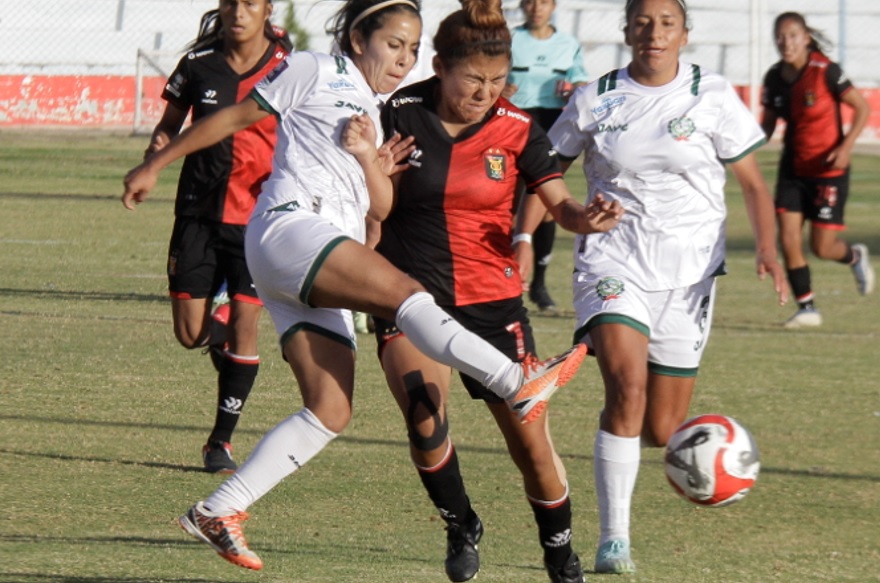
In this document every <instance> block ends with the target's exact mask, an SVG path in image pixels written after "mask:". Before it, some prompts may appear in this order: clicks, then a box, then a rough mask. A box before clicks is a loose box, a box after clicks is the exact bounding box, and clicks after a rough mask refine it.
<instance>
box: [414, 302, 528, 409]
mask: <svg viewBox="0 0 880 583" xmlns="http://www.w3.org/2000/svg"><path fill="white" fill-rule="evenodd" d="M397 327H398V328H400V330H401V331H402V332H403V333H404V334H406V337H407V338H409V340H410V342H412V343H413V344H414V345H415V347H416V348H418V349H419V350H420V351H422V352H423V353H424V354H425V355H426V356H428V357H430V358H433V359H434V360H436V361H437V362H442V363H443V364H447V365H449V366H451V367H453V368H454V369H456V370H459V371H461V372H463V373H465V374H466V375H469V376H472V377H474V378H475V379H477V380H478V381H480V383H482V384H483V385H485V386H486V387H487V388H488V389H489V390H490V391H492V392H493V393H495V394H496V395H498V396H499V397H501V398H503V399H507V398H508V397H511V396H513V395H515V394H516V393H517V391H519V388H520V386H521V385H522V380H523V372H522V367H521V366H520V365H519V363H515V362H513V361H511V360H510V359H509V358H507V357H506V356H504V354H503V353H502V352H500V351H499V350H498V349H496V348H495V347H494V346H492V345H491V344H489V343H488V342H486V341H485V340H483V339H482V338H480V337H479V336H477V335H476V334H474V333H473V332H470V331H468V330H466V329H465V328H463V327H462V325H461V324H459V323H458V322H457V321H456V320H455V319H453V318H452V316H450V315H449V314H447V313H446V312H444V311H443V310H442V309H441V308H440V307H439V306H438V305H437V303H436V302H435V301H434V298H433V297H432V296H431V294H429V293H427V292H419V293H415V294H413V295H411V296H410V297H408V298H407V299H406V300H404V302H403V303H402V304H400V307H399V308H398V309H397Z"/></svg>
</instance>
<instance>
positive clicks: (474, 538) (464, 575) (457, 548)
mask: <svg viewBox="0 0 880 583" xmlns="http://www.w3.org/2000/svg"><path fill="white" fill-rule="evenodd" d="M482 537H483V523H482V522H481V521H480V517H479V516H477V515H476V514H474V518H473V520H471V521H470V522H469V523H468V524H456V523H454V522H450V523H449V525H448V526H447V527H446V576H447V577H449V580H450V581H469V580H471V579H473V578H474V577H476V575H477V572H478V571H479V570H480V553H479V552H478V550H477V543H479V542H480V539H481V538H482Z"/></svg>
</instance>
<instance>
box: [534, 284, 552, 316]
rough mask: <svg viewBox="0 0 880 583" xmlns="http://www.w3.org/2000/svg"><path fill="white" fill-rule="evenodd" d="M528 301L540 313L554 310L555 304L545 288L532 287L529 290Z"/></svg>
mask: <svg viewBox="0 0 880 583" xmlns="http://www.w3.org/2000/svg"><path fill="white" fill-rule="evenodd" d="M529 299H530V300H532V303H534V304H535V305H537V306H538V309H539V310H541V311H542V312H544V311H552V310H555V309H556V302H554V301H553V298H551V297H550V292H548V291H547V288H546V287H545V286H543V285H542V286H539V287H533V288H531V289H530V290H529Z"/></svg>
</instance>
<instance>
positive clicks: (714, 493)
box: [664, 415, 761, 507]
mask: <svg viewBox="0 0 880 583" xmlns="http://www.w3.org/2000/svg"><path fill="white" fill-rule="evenodd" d="M664 464H665V467H666V478H667V479H668V480H669V483H670V484H672V487H673V488H674V489H675V491H676V492H678V493H679V494H680V495H681V496H682V497H683V498H685V499H686V500H689V501H690V502H693V503H694V504H699V505H701V506H712V507H719V506H727V505H728V504H733V503H734V502H736V501H737V500H741V499H742V498H743V497H744V496H745V495H746V494H748V492H749V490H750V489H751V488H752V486H754V485H755V480H757V479H758V470H759V469H760V468H761V462H760V460H759V458H758V446H757V445H756V444H755V440H754V438H753V437H752V435H751V434H750V433H749V432H748V430H746V428H745V427H743V426H742V425H740V424H739V423H738V422H737V421H736V420H735V419H733V418H731V417H727V416H724V415H700V416H698V417H694V418H693V419H689V420H687V421H685V422H684V423H683V424H682V425H681V427H679V428H678V429H676V430H675V433H674V434H673V435H672V437H671V438H670V439H669V442H668V443H667V444H666V456H665V460H664Z"/></svg>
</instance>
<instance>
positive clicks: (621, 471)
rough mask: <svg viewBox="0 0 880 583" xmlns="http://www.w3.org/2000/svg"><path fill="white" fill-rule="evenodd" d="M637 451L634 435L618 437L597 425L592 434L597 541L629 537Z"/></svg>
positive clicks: (639, 457)
mask: <svg viewBox="0 0 880 583" xmlns="http://www.w3.org/2000/svg"><path fill="white" fill-rule="evenodd" d="M641 455H642V450H641V447H640V441H639V438H638V437H618V436H617V435H613V434H611V433H608V432H607V431H602V430H601V429H600V430H599V432H598V433H597V434H596V442H595V444H594V446H593V458H594V461H593V467H594V474H595V479H596V497H597V498H598V499H599V544H600V545H601V544H603V543H605V542H607V541H609V540H611V539H624V540H626V541H629V514H630V506H631V502H632V493H633V489H634V488H635V484H636V477H638V474H639V461H640V460H641Z"/></svg>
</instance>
